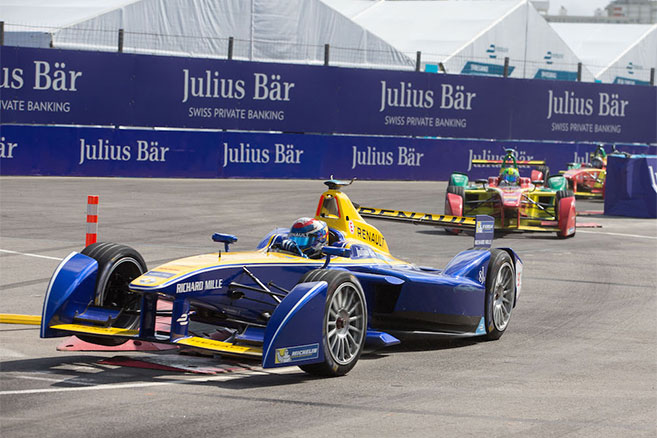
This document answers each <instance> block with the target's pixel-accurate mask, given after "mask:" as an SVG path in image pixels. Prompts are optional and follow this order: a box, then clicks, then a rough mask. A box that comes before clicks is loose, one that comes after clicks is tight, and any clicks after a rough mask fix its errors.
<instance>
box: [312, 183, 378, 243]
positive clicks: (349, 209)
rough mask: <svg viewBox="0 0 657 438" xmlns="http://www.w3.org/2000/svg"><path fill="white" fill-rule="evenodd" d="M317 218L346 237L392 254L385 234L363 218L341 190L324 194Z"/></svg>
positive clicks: (318, 207) (320, 200)
mask: <svg viewBox="0 0 657 438" xmlns="http://www.w3.org/2000/svg"><path fill="white" fill-rule="evenodd" d="M315 218H316V219H319V220H322V221H324V222H326V224H327V225H328V226H329V227H330V228H333V229H336V230H339V231H340V232H342V233H343V234H344V235H345V237H346V238H348V239H354V240H357V241H361V242H364V243H366V244H368V245H369V246H371V247H373V248H374V249H376V250H378V251H382V252H384V253H386V254H390V250H389V249H388V243H387V242H386V239H385V238H384V237H383V234H381V232H380V231H379V230H377V229H376V227H374V226H373V225H370V224H368V223H367V222H365V221H364V220H363V218H362V217H361V215H360V214H358V211H357V210H356V207H354V204H352V203H351V200H350V199H349V197H348V196H347V195H345V194H344V193H342V192H341V191H339V190H327V191H326V192H324V193H323V194H322V197H321V198H320V199H319V205H318V206H317V212H316V214H315Z"/></svg>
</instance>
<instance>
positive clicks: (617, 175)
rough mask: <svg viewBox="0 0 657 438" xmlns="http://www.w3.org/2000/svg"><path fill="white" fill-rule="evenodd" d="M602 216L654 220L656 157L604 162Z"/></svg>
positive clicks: (656, 209) (656, 211)
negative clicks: (605, 175) (605, 172)
mask: <svg viewBox="0 0 657 438" xmlns="http://www.w3.org/2000/svg"><path fill="white" fill-rule="evenodd" d="M604 212H605V215H610V216H630V217H641V218H657V155H635V156H631V157H622V156H617V155H611V156H609V157H608V158H607V180H606V183H605V210H604Z"/></svg>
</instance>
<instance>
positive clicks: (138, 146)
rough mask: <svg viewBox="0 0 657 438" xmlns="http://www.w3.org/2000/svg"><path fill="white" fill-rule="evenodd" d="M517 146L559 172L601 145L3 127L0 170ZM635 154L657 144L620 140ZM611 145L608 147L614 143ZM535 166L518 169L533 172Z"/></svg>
mask: <svg viewBox="0 0 657 438" xmlns="http://www.w3.org/2000/svg"><path fill="white" fill-rule="evenodd" d="M507 147H513V148H515V149H516V150H517V151H518V159H520V160H546V161H547V164H548V165H549V166H550V168H551V169H552V172H553V173H555V172H557V171H558V170H560V169H565V168H566V167H567V164H568V163H569V162H588V161H590V160H589V154H591V153H592V152H593V151H594V150H595V147H596V145H595V144H584V143H582V144H578V143H556V142H511V141H505V142H502V141H483V140H448V139H430V138H424V139H421V138H411V137H366V136H346V135H309V134H306V135H303V134H267V133H240V132H223V131H203V132H195V131H173V130H154V129H115V128H77V127H45V126H25V125H0V174H1V175H53V176H97V177H101V176H122V177H160V178H168V177H171V178H307V179H327V178H330V177H331V175H333V176H334V177H335V178H341V179H347V178H352V177H357V178H359V179H375V180H443V181H444V180H447V179H448V178H449V175H450V174H451V173H452V172H454V171H459V172H465V173H467V174H468V175H470V177H471V178H485V177H488V176H490V175H494V174H496V173H497V172H498V171H499V165H492V164H491V165H477V164H474V165H473V164H472V160H475V159H484V160H496V159H501V158H502V157H503V155H504V149H505V148H507ZM618 147H619V149H620V150H621V151H624V152H629V153H649V154H655V153H657V147H655V146H643V147H642V146H636V145H627V146H625V145H619V146H618ZM607 151H608V152H610V151H611V146H607ZM529 173H530V169H529V168H526V169H525V168H522V169H521V174H522V175H526V176H529Z"/></svg>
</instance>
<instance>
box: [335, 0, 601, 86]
mask: <svg viewBox="0 0 657 438" xmlns="http://www.w3.org/2000/svg"><path fill="white" fill-rule="evenodd" d="M323 1H324V2H325V3H326V4H328V5H330V6H332V7H333V8H335V9H336V10H338V11H340V12H341V13H342V14H344V15H345V16H347V17H349V18H351V20H353V21H354V22H355V23H357V24H359V25H360V26H362V27H363V28H364V29H366V30H367V31H370V32H371V33H373V34H374V35H377V36H379V37H381V39H383V40H384V41H386V42H388V43H390V44H391V45H392V46H393V47H395V48H396V49H398V50H399V51H401V52H403V53H407V54H409V56H410V54H411V53H415V52H416V51H421V52H422V59H423V61H425V62H426V63H427V64H429V69H431V67H433V66H437V65H439V64H442V67H444V68H445V70H446V71H447V72H448V73H464V74H483V75H501V74H502V73H503V67H504V58H505V57H508V58H509V70H510V76H511V77H517V78H542V79H569V80H574V79H576V77H577V64H578V62H579V59H578V58H577V56H576V55H575V53H574V52H573V51H572V50H571V49H570V48H569V47H568V45H567V44H566V43H565V42H564V41H563V40H562V39H561V38H560V37H559V35H557V34H556V32H554V30H553V29H552V28H551V27H550V26H549V24H548V23H547V22H546V21H545V19H544V18H543V17H542V16H541V15H540V14H539V13H538V12H537V11H536V9H535V8H534V7H533V6H532V4H531V3H530V2H529V1H527V0H461V1H455V0H446V1H368V0H323ZM434 68H435V67H434ZM592 77H593V76H592V74H591V73H590V72H589V71H587V70H586V69H584V70H583V71H582V80H591V79H592Z"/></svg>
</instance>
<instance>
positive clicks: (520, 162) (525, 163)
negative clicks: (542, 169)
mask: <svg viewBox="0 0 657 438" xmlns="http://www.w3.org/2000/svg"><path fill="white" fill-rule="evenodd" d="M471 163H472V164H473V165H474V164H502V163H504V160H479V159H474V160H472V161H471ZM515 164H516V165H517V166H545V160H517V161H516V162H515Z"/></svg>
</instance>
